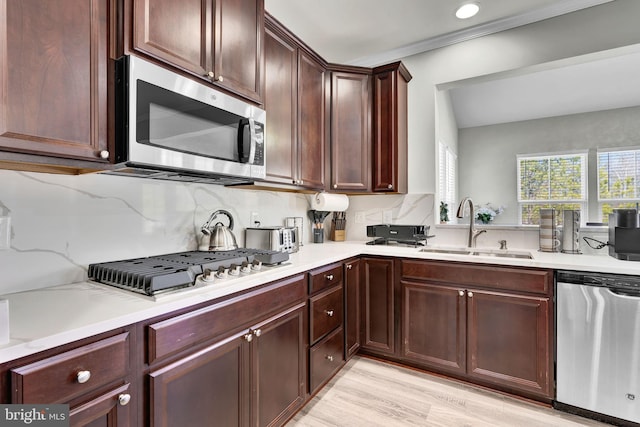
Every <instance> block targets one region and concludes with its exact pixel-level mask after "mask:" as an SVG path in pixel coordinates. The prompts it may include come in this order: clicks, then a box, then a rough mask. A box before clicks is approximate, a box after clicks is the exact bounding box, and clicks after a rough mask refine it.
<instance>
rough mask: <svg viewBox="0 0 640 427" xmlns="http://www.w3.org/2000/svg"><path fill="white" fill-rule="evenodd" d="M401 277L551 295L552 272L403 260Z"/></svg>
mask: <svg viewBox="0 0 640 427" xmlns="http://www.w3.org/2000/svg"><path fill="white" fill-rule="evenodd" d="M402 278H403V279H413V280H430V281H435V282H446V283H447V284H456V285H460V286H473V287H478V286H480V287H485V288H491V289H502V290H508V291H521V292H530V293H536V294H544V295H548V294H549V292H550V291H551V288H552V286H553V270H545V269H535V268H518V267H498V266H495V265H476V264H462V263H447V262H432V261H416V260H403V261H402Z"/></svg>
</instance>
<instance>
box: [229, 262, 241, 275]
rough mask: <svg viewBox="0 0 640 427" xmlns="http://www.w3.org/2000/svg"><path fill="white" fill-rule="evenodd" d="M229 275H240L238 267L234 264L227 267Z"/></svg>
mask: <svg viewBox="0 0 640 427" xmlns="http://www.w3.org/2000/svg"><path fill="white" fill-rule="evenodd" d="M229 274H230V275H231V276H239V275H240V266H239V265H236V264H231V267H229Z"/></svg>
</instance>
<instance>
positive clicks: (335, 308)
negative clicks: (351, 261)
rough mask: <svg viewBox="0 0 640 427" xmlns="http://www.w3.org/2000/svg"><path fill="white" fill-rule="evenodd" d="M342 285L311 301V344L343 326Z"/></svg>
mask: <svg viewBox="0 0 640 427" xmlns="http://www.w3.org/2000/svg"><path fill="white" fill-rule="evenodd" d="M342 295H343V294H342V285H340V286H336V287H334V288H331V289H329V290H327V291H325V292H323V293H321V294H319V295H316V296H315V297H312V298H311V300H310V309H309V312H310V313H311V321H310V325H311V339H310V341H311V343H312V344H313V343H314V342H316V341H317V340H319V339H320V338H322V337H323V336H325V335H326V334H328V333H329V332H331V331H333V330H334V329H335V328H337V327H338V326H340V325H342V312H343V306H344V299H343V297H342Z"/></svg>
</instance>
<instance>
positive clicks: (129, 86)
mask: <svg viewBox="0 0 640 427" xmlns="http://www.w3.org/2000/svg"><path fill="white" fill-rule="evenodd" d="M115 81H116V85H115V86H116V96H115V99H116V114H115V121H116V133H115V163H116V166H115V168H113V170H111V171H109V172H107V173H110V174H117V175H131V176H142V177H147V178H157V179H168V180H180V181H190V182H211V183H216V184H223V185H232V184H241V183H247V182H252V181H254V180H260V179H264V178H265V174H266V167H265V162H266V158H265V157H266V156H265V154H266V149H265V131H264V123H265V119H266V112H265V111H264V110H262V109H260V108H258V107H256V106H254V105H252V104H249V103H247V102H244V101H242V100H240V99H237V98H234V97H232V96H229V95H227V94H225V93H222V92H220V91H217V90H216V89H214V88H212V87H210V86H207V85H205V84H203V83H199V82H197V81H195V80H191V79H189V78H186V77H184V76H181V75H179V74H177V73H175V72H173V71H170V70H168V69H166V68H162V67H160V66H157V65H155V64H152V63H150V62H148V61H145V60H143V59H141V58H138V57H136V56H125V57H122V58H120V59H119V60H118V61H117V62H116V73H115Z"/></svg>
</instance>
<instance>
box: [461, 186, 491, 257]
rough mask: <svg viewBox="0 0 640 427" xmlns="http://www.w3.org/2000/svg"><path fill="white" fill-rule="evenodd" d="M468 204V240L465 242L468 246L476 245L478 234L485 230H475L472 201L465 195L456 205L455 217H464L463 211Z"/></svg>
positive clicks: (473, 246)
mask: <svg viewBox="0 0 640 427" xmlns="http://www.w3.org/2000/svg"><path fill="white" fill-rule="evenodd" d="M467 204H468V205H469V240H468V242H467V246H468V247H470V248H475V247H476V240H477V239H478V236H479V235H480V234H482V233H486V232H487V230H477V229H476V226H475V216H476V215H475V210H474V208H473V201H472V200H471V198H470V197H465V198H464V199H462V200H461V201H460V205H459V206H458V212H457V213H456V217H458V218H464V211H465V207H466V205H467Z"/></svg>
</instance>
